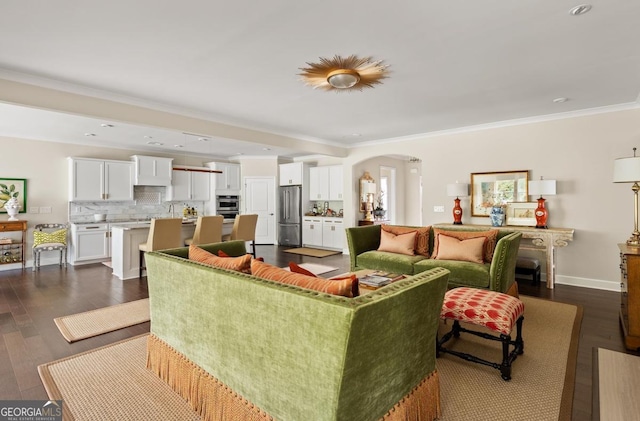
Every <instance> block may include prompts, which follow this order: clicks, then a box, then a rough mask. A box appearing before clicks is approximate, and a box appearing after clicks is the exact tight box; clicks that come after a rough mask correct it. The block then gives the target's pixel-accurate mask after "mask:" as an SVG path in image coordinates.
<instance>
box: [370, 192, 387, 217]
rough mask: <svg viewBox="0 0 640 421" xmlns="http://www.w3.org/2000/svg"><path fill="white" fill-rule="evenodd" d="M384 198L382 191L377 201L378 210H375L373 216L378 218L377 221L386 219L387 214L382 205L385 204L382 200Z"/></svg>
mask: <svg viewBox="0 0 640 421" xmlns="http://www.w3.org/2000/svg"><path fill="white" fill-rule="evenodd" d="M383 196H384V192H383V191H382V190H381V191H380V194H379V195H378V198H377V200H376V203H377V205H376V208H375V209H374V210H373V215H374V216H375V217H376V219H382V218H384V214H385V212H386V211H385V210H384V208H383V207H382V205H383V204H384V202H383V200H382V198H383Z"/></svg>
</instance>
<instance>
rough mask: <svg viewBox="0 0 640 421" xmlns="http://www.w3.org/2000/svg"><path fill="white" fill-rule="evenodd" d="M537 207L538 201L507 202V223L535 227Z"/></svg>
mask: <svg viewBox="0 0 640 421" xmlns="http://www.w3.org/2000/svg"><path fill="white" fill-rule="evenodd" d="M537 207H538V203H537V202H512V203H507V215H506V216H507V225H518V226H522V227H535V226H536V213H535V212H536V208H537Z"/></svg>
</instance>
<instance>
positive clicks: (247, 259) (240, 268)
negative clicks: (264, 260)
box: [189, 244, 252, 273]
mask: <svg viewBox="0 0 640 421" xmlns="http://www.w3.org/2000/svg"><path fill="white" fill-rule="evenodd" d="M251 257H252V256H251V255H250V254H245V255H244V256H239V257H218V256H216V255H215V254H213V253H209V252H208V251H206V250H203V249H201V248H200V247H198V246H194V245H193V244H191V245H190V246H189V260H193V261H195V262H199V263H204V264H205V265H209V266H213V267H217V268H221V269H229V270H235V271H237V272H242V273H251Z"/></svg>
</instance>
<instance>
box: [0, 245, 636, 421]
mask: <svg viewBox="0 0 640 421" xmlns="http://www.w3.org/2000/svg"><path fill="white" fill-rule="evenodd" d="M283 250H285V248H284V247H277V246H257V252H258V255H260V256H263V257H264V258H265V261H266V262H267V263H271V264H275V265H277V266H285V265H287V263H288V262H290V261H294V262H296V263H301V262H312V263H320V264H324V265H330V266H336V267H338V268H339V269H338V270H337V271H335V272H331V273H329V274H327V275H328V276H332V275H335V274H338V273H342V272H346V271H348V269H349V258H348V256H344V255H336V256H329V257H325V258H322V259H319V258H313V257H305V256H299V255H295V254H289V253H284V252H283ZM519 287H520V293H521V294H523V295H531V296H536V297H541V298H545V299H550V300H553V301H559V302H564V303H571V304H577V305H581V306H582V307H583V310H584V317H583V320H582V329H581V333H580V343H579V350H578V362H577V370H576V386H575V394H574V404H573V419H574V420H590V419H591V396H592V384H591V382H592V358H593V357H592V352H593V348H606V349H611V350H615V351H621V352H624V351H625V349H624V345H623V342H622V334H621V331H620V326H619V322H618V309H619V303H620V295H619V293H615V292H607V291H599V290H593V289H586V288H577V287H570V286H565V285H558V286H556V288H555V289H554V290H548V289H547V288H546V287H545V286H544V285H540V286H532V285H531V282H530V281H529V280H520V281H519ZM146 297H147V284H146V279H142V280H139V279H131V280H127V281H120V280H118V279H117V278H115V277H113V276H111V270H110V269H109V268H108V267H106V266H104V265H103V264H92V265H85V266H76V267H72V266H70V267H68V268H67V269H64V268H60V267H58V266H44V267H42V268H41V269H40V270H39V271H38V272H32V271H31V270H30V269H28V270H26V271H24V272H23V271H21V270H11V271H3V272H0V332H1V334H2V341H0V400H5V399H46V398H47V396H46V393H45V391H44V388H43V386H42V383H41V382H40V378H39V376H38V373H37V366H38V365H40V364H42V363H46V362H50V361H53V360H57V359H60V358H63V357H67V356H70V355H73V354H77V353H80V352H83V351H86V350H90V349H93V348H97V347H99V346H102V345H106V344H110V343H113V342H116V341H118V340H121V339H126V338H129V337H132V336H135V335H139V334H141V333H145V332H148V331H149V323H144V324H140V325H137V326H132V327H129V328H126V329H122V330H119V331H116V332H111V333H107V334H104V335H100V336H97V337H94V338H89V339H85V340H81V341H79V342H76V343H72V344H69V343H67V342H66V341H65V340H64V338H63V337H62V335H61V334H60V333H59V331H58V329H57V328H56V326H55V324H54V322H53V319H54V318H55V317H59V316H64V315H69V314H74V313H79V312H83V311H88V310H93V309H97V308H101V307H105V306H109V305H113V304H118V303H123V302H127V301H132V300H137V299H141V298H146ZM525 341H526V325H525ZM531 393H536V391H535V390H532V391H531Z"/></svg>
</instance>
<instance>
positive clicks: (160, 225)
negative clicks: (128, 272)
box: [138, 218, 184, 278]
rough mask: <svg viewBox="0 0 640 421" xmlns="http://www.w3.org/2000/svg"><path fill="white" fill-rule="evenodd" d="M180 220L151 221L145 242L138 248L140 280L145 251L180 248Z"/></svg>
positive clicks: (181, 244)
mask: <svg viewBox="0 0 640 421" xmlns="http://www.w3.org/2000/svg"><path fill="white" fill-rule="evenodd" d="M182 246H184V244H183V243H182V218H162V219H152V220H151V228H150V229H149V236H148V237H147V241H146V242H145V243H142V244H140V245H139V246H138V249H139V250H140V278H142V270H143V269H146V267H145V266H143V264H142V261H143V259H144V253H145V252H146V251H155V250H164V249H172V248H178V247H182Z"/></svg>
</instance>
